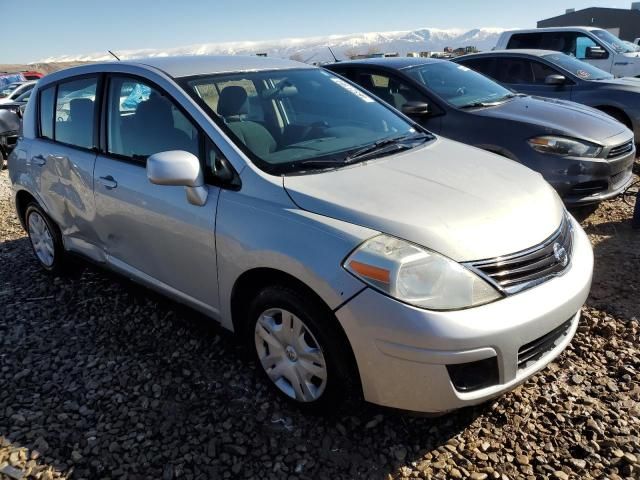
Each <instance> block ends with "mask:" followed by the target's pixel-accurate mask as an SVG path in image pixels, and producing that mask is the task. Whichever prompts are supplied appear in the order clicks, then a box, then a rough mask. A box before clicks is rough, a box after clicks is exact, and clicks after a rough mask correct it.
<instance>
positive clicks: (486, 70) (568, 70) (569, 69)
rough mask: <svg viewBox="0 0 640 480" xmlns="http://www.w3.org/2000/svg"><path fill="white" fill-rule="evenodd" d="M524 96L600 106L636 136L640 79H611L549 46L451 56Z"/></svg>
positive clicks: (639, 134) (639, 135) (638, 137)
mask: <svg viewBox="0 0 640 480" xmlns="http://www.w3.org/2000/svg"><path fill="white" fill-rule="evenodd" d="M453 61H454V62H456V63H459V64H461V65H465V66H467V67H469V68H472V69H473V70H475V71H477V72H480V73H483V74H484V75H487V76H489V77H491V78H493V79H494V80H496V81H498V82H500V83H501V84H503V85H504V86H506V87H508V88H511V89H513V90H515V91H517V92H522V93H526V94H528V95H540V96H543V97H551V98H559V99H563V100H571V101H573V102H578V103H582V104H584V105H589V106H590V107H594V108H597V109H598V110H602V111H603V112H605V113H608V114H609V115H611V116H612V117H614V118H615V119H617V120H619V121H620V122H622V123H624V124H625V125H626V126H627V127H629V128H630V129H631V130H633V132H634V133H635V137H636V142H637V141H638V140H640V78H632V77H625V78H614V77H613V75H611V74H610V73H607V72H605V71H604V70H600V69H599V68H597V67H594V66H593V65H590V64H588V63H586V62H583V61H582V60H578V59H577V58H575V57H571V56H569V55H565V54H564V53H560V52H552V51H550V50H495V51H492V52H486V53H479V54H474V55H465V56H463V57H458V58H456V59H455V60H453Z"/></svg>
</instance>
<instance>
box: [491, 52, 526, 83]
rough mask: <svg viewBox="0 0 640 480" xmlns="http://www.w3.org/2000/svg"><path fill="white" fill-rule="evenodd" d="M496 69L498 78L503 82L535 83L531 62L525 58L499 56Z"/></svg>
mask: <svg viewBox="0 0 640 480" xmlns="http://www.w3.org/2000/svg"><path fill="white" fill-rule="evenodd" d="M496 71H497V75H496V78H497V80H498V81H500V82H503V83H511V84H518V83H524V84H528V83H533V71H532V70H531V62H529V61H528V60H526V59H524V58H515V57H514V58H499V59H498V65H497V69H496Z"/></svg>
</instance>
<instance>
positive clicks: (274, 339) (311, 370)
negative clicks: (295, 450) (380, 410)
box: [247, 286, 360, 413]
mask: <svg viewBox="0 0 640 480" xmlns="http://www.w3.org/2000/svg"><path fill="white" fill-rule="evenodd" d="M284 325H289V327H292V328H288V329H284V328H283V326H284ZM248 327H249V328H248V329H247V337H248V338H247V341H248V344H249V345H248V346H249V348H250V351H251V352H252V356H253V358H254V360H255V362H256V364H257V368H258V370H259V371H260V372H262V374H263V376H264V378H265V379H266V380H267V382H268V383H269V384H270V385H271V386H272V387H273V389H274V390H275V391H276V392H277V393H278V394H279V395H280V396H281V397H283V398H285V399H286V400H288V401H290V402H293V403H294V404H295V405H296V406H298V407H299V408H301V409H303V410H306V411H311V412H318V413H326V412H328V411H329V410H332V411H333V412H336V411H340V410H342V409H344V408H345V407H348V406H351V405H352V403H354V401H357V400H358V399H359V397H360V395H359V393H358V392H359V391H360V390H359V385H360V384H359V380H358V374H357V370H356V365H355V361H354V359H353V356H352V355H351V354H350V349H349V346H348V344H346V342H347V340H346V338H345V336H344V333H343V332H342V331H340V330H339V326H338V324H337V320H336V319H335V317H334V316H333V314H332V312H331V311H330V310H329V309H328V308H327V307H326V306H324V305H322V304H321V302H319V301H318V300H316V299H315V298H313V297H311V296H310V295H307V294H304V293H301V292H300V291H298V290H296V289H293V288H290V287H286V286H270V287H267V288H264V289H263V290H262V291H260V292H259V293H258V295H257V296H256V297H255V298H254V299H253V301H252V302H251V304H250V306H249V308H248ZM295 331H298V332H300V333H301V334H300V335H295V334H294V333H293V332H295ZM296 383H297V386H296Z"/></svg>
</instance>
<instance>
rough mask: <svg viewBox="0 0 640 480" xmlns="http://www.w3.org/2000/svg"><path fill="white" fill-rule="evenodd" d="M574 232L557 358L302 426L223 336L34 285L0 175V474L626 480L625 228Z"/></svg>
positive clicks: (85, 280)
mask: <svg viewBox="0 0 640 480" xmlns="http://www.w3.org/2000/svg"><path fill="white" fill-rule="evenodd" d="M630 217H631V208H630V207H628V206H627V205H625V204H624V203H623V202H622V201H621V200H613V201H609V202H607V203H605V204H603V205H601V206H600V207H599V208H598V210H597V211H596V212H594V213H592V214H591V215H589V216H588V217H587V218H586V219H584V220H583V225H584V227H585V229H586V231H587V232H588V234H589V236H590V238H591V240H592V242H593V245H594V249H595V255H596V273H595V279H594V286H593V291H592V295H591V297H590V299H589V301H588V304H587V306H586V307H585V309H584V317H583V320H582V322H581V326H580V327H579V330H578V333H577V335H576V337H575V339H574V340H573V342H572V343H571V345H570V347H569V348H568V349H567V350H566V351H565V353H563V354H562V355H561V356H560V357H559V358H558V360H557V361H556V362H554V363H552V364H551V365H550V366H549V367H548V368H547V369H546V370H545V371H544V372H541V373H540V374H538V375H536V376H535V377H534V378H532V379H531V380H529V381H528V382H527V383H526V384H524V385H523V386H521V387H520V388H518V389H517V390H515V391H514V392H512V393H509V394H507V395H504V396H502V397H500V398H499V399H497V400H496V401H494V402H492V403H489V404H486V405H483V406H480V407H477V408H470V409H465V410H462V411H458V412H455V413H451V414H449V415H446V416H443V417H440V418H435V419H434V418H424V417H417V416H411V415H408V414H404V413H398V412H391V411H388V410H383V409H379V408H376V407H373V406H363V407H362V408H361V409H360V410H359V411H358V412H357V413H354V414H352V415H348V416H342V417H334V418H322V417H317V416H305V415H302V414H300V413H299V412H297V411H296V410H295V409H292V408H290V407H289V406H287V405H286V404H285V403H283V402H281V401H280V400H279V399H277V398H276V397H275V396H274V395H273V394H272V393H271V392H270V390H268V389H267V386H266V385H265V384H264V383H263V382H262V380H261V379H260V377H259V376H258V375H257V374H256V371H255V367H254V366H253V365H252V364H251V363H250V362H248V361H247V360H245V357H244V356H243V354H242V351H241V349H240V348H239V347H238V345H237V344H236V343H235V341H234V339H233V337H232V336H231V335H229V334H227V333H225V332H223V331H221V330H220V329H218V328H217V327H215V326H213V325H211V322H207V321H206V319H204V318H202V317H201V316H199V315H198V314H196V313H194V312H192V311H190V310H188V309H186V308H184V307H180V306H178V305H176V304H174V303H172V302H170V301H168V300H165V299H163V298H161V297H160V296H158V295H155V294H153V293H151V292H149V291H147V290H145V289H143V288H141V287H138V286H135V285H133V284H132V283H130V282H128V281H126V280H123V279H121V278H119V277H116V276H114V275H111V274H108V273H105V272H103V271H101V270H99V269H97V268H94V267H91V266H85V265H81V266H79V267H78V268H77V269H75V271H74V272H73V273H72V274H71V275H69V276H66V277H63V278H62V277H60V278H52V277H50V276H47V275H46V274H44V273H43V272H42V271H41V270H40V269H39V268H38V266H37V265H36V262H35V260H33V259H32V254H31V251H30V247H29V244H28V240H27V238H26V237H25V234H24V232H23V231H22V229H21V227H20V225H19V223H18V220H17V218H16V216H15V214H14V210H13V207H12V205H11V204H10V201H9V190H8V179H7V173H6V171H3V172H0V472H3V473H0V477H3V475H5V477H3V478H19V476H20V475H24V478H40V479H53V478H74V479H79V478H87V479H98V478H129V479H134V478H135V479H137V478H141V479H142V478H148V479H163V480H164V479H166V480H169V479H173V478H176V479H182V478H184V479H192V478H198V479H211V478H260V479H262V478H286V479H335V478H367V479H369V478H405V477H406V478H454V479H456V478H471V479H476V480H477V479H484V478H496V479H499V478H502V479H506V478H557V479H567V478H611V479H617V478H640V463H639V462H640V420H639V418H640V376H639V372H640V349H639V347H638V344H639V337H640V327H639V320H640V299H639V298H638V291H639V290H638V289H639V287H640V231H633V230H631V228H630Z"/></svg>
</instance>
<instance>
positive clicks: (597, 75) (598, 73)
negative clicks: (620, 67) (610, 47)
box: [542, 53, 613, 80]
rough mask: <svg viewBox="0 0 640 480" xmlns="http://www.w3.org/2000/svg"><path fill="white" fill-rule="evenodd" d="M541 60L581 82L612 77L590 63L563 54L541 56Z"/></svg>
mask: <svg viewBox="0 0 640 480" xmlns="http://www.w3.org/2000/svg"><path fill="white" fill-rule="evenodd" d="M542 58H544V59H545V60H547V61H549V62H551V63H553V64H554V65H557V66H559V67H560V68H563V69H565V70H567V71H568V72H571V73H572V74H574V75H575V76H577V77H580V78H581V79H582V80H608V79H610V78H613V75H611V74H610V73H607V72H605V71H604V70H600V69H599V68H598V67H594V66H593V65H591V64H590V63H587V62H583V61H582V60H578V59H577V58H575V57H570V56H569V55H565V54H564V53H552V54H549V55H543V56H542Z"/></svg>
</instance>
